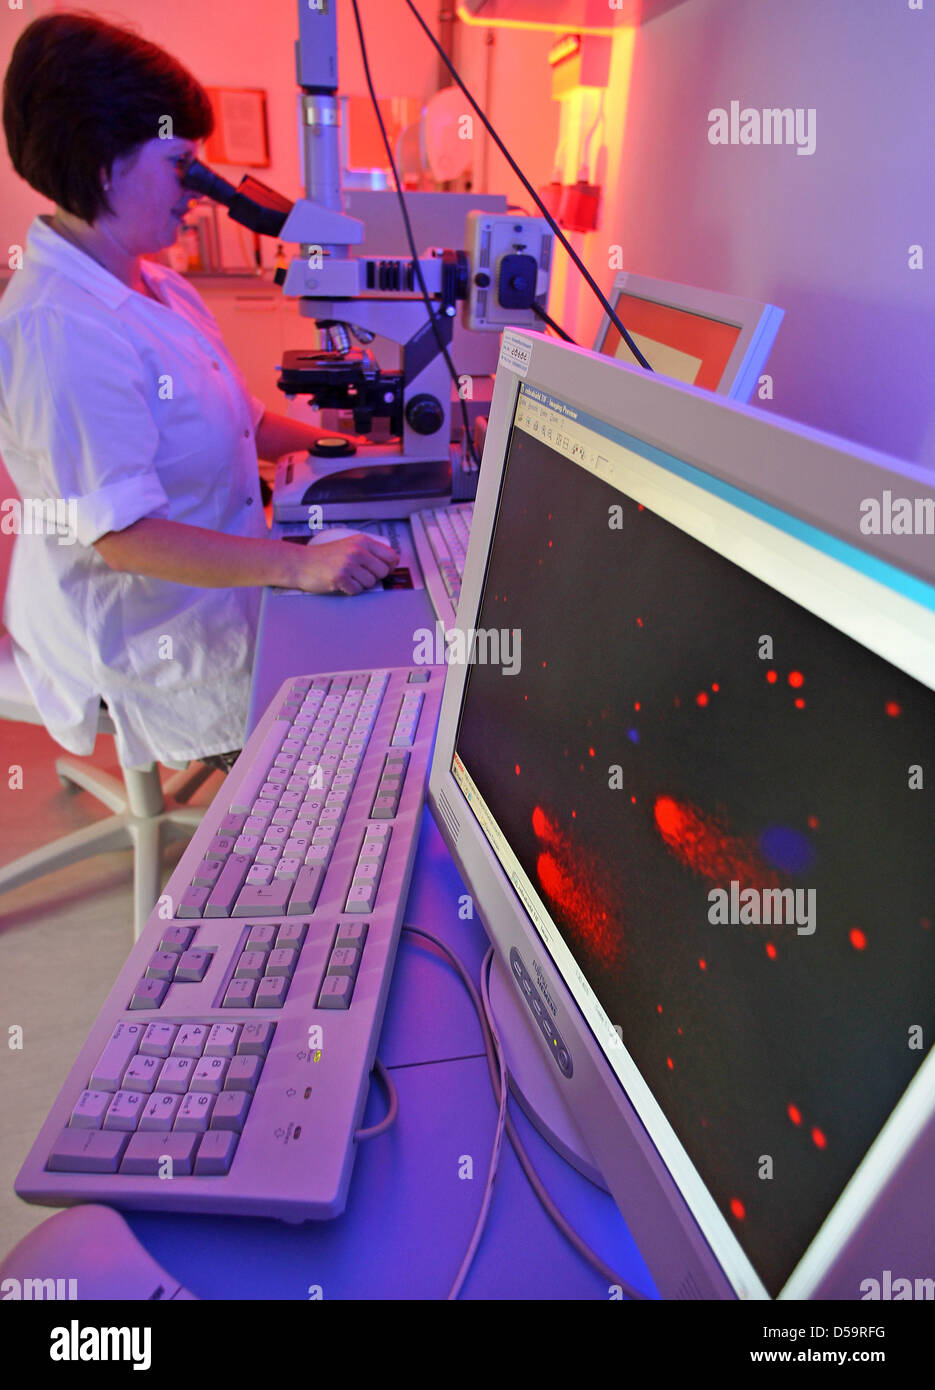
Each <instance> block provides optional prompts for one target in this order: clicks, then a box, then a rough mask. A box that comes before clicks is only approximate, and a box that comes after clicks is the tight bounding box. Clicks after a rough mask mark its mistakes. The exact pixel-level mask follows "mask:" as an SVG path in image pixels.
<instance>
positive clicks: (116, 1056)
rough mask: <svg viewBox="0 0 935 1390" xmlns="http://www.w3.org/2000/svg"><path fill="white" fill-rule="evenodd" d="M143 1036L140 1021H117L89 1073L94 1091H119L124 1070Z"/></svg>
mask: <svg viewBox="0 0 935 1390" xmlns="http://www.w3.org/2000/svg"><path fill="white" fill-rule="evenodd" d="M142 1037H143V1024H142V1023H118V1024H117V1027H115V1029H114V1031H113V1034H111V1038H110V1042H108V1044H107V1047H106V1048H104V1051H103V1052H101V1055H100V1058H99V1062H97V1066H96V1068H94V1070H93V1072H92V1073H90V1088H92V1090H94V1091H119V1088H121V1084H122V1081H124V1072H125V1070H126V1068H128V1065H129V1059H131V1058H132V1056H133V1054H135V1052H136V1048H138V1047H139V1042H140V1038H142Z"/></svg>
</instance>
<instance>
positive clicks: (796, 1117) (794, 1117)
mask: <svg viewBox="0 0 935 1390" xmlns="http://www.w3.org/2000/svg"><path fill="white" fill-rule="evenodd" d="M788 1114H789V1119H790V1120H791V1121H792V1123H793V1124H794V1125H800V1124H801V1123H802V1112H801V1110H800V1109H799V1107H798V1106H797V1105H790V1106H789V1109H788Z"/></svg>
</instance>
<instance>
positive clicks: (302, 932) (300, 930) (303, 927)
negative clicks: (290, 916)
mask: <svg viewBox="0 0 935 1390" xmlns="http://www.w3.org/2000/svg"><path fill="white" fill-rule="evenodd" d="M307 934H308V923H307V922H284V923H283V924H282V926H281V927H280V928H279V931H278V932H277V933H276V946H277V947H278V948H279V949H280V950H289V949H292V950H294V951H299V950H301V949H302V946H303V944H304V942H305V937H306V935H307Z"/></svg>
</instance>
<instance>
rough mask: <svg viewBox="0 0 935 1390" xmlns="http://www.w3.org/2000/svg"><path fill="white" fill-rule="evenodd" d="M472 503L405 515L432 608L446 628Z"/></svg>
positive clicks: (452, 616)
mask: <svg viewBox="0 0 935 1390" xmlns="http://www.w3.org/2000/svg"><path fill="white" fill-rule="evenodd" d="M473 518H474V503H473V502H461V503H456V504H454V505H453V506H450V507H426V508H424V509H423V510H422V511H418V512H413V513H412V515H411V516H410V518H409V524H410V526H411V527H412V539H413V543H414V545H415V549H416V554H417V555H418V557H419V565H420V566H421V569H422V577H423V579H424V580H425V587H426V589H427V590H428V594H429V598H430V599H431V600H432V607H433V608H434V609H435V612H436V614H437V615H438V617H439V619H440V620H441V622H442V623H444V625H445V627H446V628H449V627H451V626H452V624H453V623H454V621H455V615H456V614H457V611H458V599H459V598H460V597H461V580H462V578H463V577H464V559H465V556H466V554H467V545H468V537H469V535H470V531H471V522H472V520H473Z"/></svg>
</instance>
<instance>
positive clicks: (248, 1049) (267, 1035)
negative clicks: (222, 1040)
mask: <svg viewBox="0 0 935 1390" xmlns="http://www.w3.org/2000/svg"><path fill="white" fill-rule="evenodd" d="M275 1031H276V1025H275V1023H245V1024H244V1027H243V1032H242V1033H241V1035H240V1042H239V1043H238V1044H237V1055H238V1057H265V1056H266V1054H267V1052H269V1050H270V1047H271V1045H272V1041H273V1034H274V1033H275Z"/></svg>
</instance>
